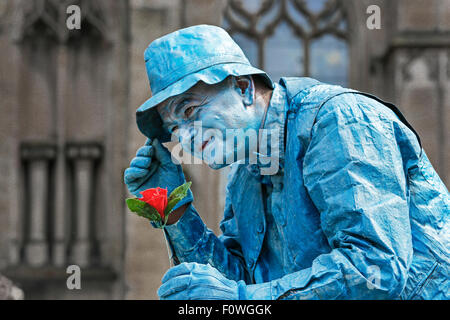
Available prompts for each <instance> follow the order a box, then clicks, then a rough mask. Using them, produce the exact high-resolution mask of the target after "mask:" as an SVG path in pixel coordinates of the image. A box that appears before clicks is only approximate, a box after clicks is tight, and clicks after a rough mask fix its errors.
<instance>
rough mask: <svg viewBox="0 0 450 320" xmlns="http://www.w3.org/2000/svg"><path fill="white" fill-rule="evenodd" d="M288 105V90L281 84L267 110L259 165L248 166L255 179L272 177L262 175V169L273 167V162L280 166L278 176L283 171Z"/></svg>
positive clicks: (273, 94)
mask: <svg viewBox="0 0 450 320" xmlns="http://www.w3.org/2000/svg"><path fill="white" fill-rule="evenodd" d="M287 103H288V102H287V96H286V89H285V88H284V87H283V86H281V85H279V84H275V88H274V89H273V92H272V97H271V98H270V102H269V106H268V109H267V113H266V119H265V123H264V127H263V128H262V129H263V132H262V133H261V134H260V138H261V140H260V148H259V154H258V161H257V164H249V165H248V166H247V169H248V170H249V171H250V173H251V175H253V176H255V177H257V176H261V177H270V175H265V174H262V173H263V172H264V171H262V169H263V168H267V167H269V166H271V165H273V163H272V162H273V161H275V162H276V165H278V172H277V173H276V174H279V173H280V172H282V171H283V168H284V134H285V132H284V131H285V122H286V111H287V109H288V108H287V107H288V106H287ZM273 143H276V144H277V146H274V145H272V144H273ZM269 158H270V160H269ZM269 161H270V162H269ZM264 180H265V179H263V181H264Z"/></svg>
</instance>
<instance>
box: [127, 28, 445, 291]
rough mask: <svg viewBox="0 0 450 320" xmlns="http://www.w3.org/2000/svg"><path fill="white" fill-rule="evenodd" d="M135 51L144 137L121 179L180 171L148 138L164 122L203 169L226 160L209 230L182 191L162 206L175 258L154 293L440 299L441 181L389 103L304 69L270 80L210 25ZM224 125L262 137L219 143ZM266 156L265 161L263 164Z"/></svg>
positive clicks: (167, 178)
mask: <svg viewBox="0 0 450 320" xmlns="http://www.w3.org/2000/svg"><path fill="white" fill-rule="evenodd" d="M145 60H146V67H147V72H148V76H149V79H150V85H151V89H152V92H153V96H152V98H150V99H149V100H148V101H147V102H145V103H144V104H143V105H142V106H141V107H140V108H139V109H138V111H137V124H138V127H139V128H140V130H141V131H142V132H143V133H144V134H145V135H146V136H147V137H148V138H149V140H148V142H147V143H146V145H145V146H144V147H142V148H140V149H139V150H138V152H137V156H136V158H135V159H133V160H132V162H131V166H130V168H128V169H127V170H126V171H125V183H126V184H127V186H128V188H129V190H130V192H131V193H133V194H135V195H136V196H139V192H140V191H142V190H145V189H147V188H151V187H164V188H168V190H169V192H170V191H171V190H173V188H175V187H177V186H179V185H181V184H182V183H183V182H184V181H185V180H184V176H183V172H182V169H181V166H180V165H179V164H176V163H174V162H173V161H172V159H171V155H170V153H169V151H168V150H167V149H166V148H165V147H164V146H162V144H161V142H165V141H168V140H169V139H170V135H171V134H173V135H174V136H176V137H177V138H178V139H179V141H180V144H181V146H182V147H183V149H184V150H186V151H188V152H190V153H192V154H194V155H196V156H197V157H200V158H202V159H204V160H205V161H206V162H207V163H208V164H209V165H210V166H211V167H212V168H220V167H223V166H225V165H227V164H228V163H229V162H230V161H228V160H229V159H232V160H233V161H231V162H235V163H234V164H233V165H232V169H231V172H230V175H229V181H228V186H227V193H226V205H225V212H224V217H223V220H222V222H221V224H220V228H221V230H222V232H223V234H222V235H220V236H219V237H216V236H215V235H214V234H213V233H212V232H211V231H210V230H209V229H207V228H206V226H205V225H204V224H203V222H202V220H201V218H200V216H199V214H198V213H197V212H196V210H195V208H194V206H193V205H192V204H191V202H192V200H193V197H192V194H189V196H188V197H187V198H186V199H185V200H184V201H183V202H182V203H180V205H179V207H178V208H177V210H176V211H175V212H174V213H173V215H172V217H171V220H170V221H169V224H170V225H169V226H167V227H166V228H165V232H166V235H167V238H168V240H169V243H170V246H171V248H172V251H173V254H174V259H175V261H176V263H177V264H178V265H177V266H175V267H173V268H171V269H170V270H169V271H168V272H167V273H166V274H165V275H164V277H163V279H162V285H161V287H160V288H159V290H158V294H159V296H160V298H161V299H447V298H449V282H448V278H449V251H448V248H449V231H450V229H449V222H448V215H449V212H450V209H449V207H450V205H449V203H450V201H449V193H448V190H447V189H446V187H445V185H444V184H443V183H442V181H441V180H440V178H439V177H438V175H437V174H436V172H435V171H434V169H433V167H432V166H431V164H430V162H429V160H428V158H427V156H426V154H425V152H424V150H423V149H422V148H421V145H420V140H419V137H418V136H417V135H416V133H415V131H414V130H413V129H412V128H411V126H410V125H409V124H408V123H407V122H406V120H405V119H404V118H403V116H402V115H401V113H400V112H399V111H398V110H397V109H396V108H395V107H394V106H392V105H390V104H387V103H384V102H382V101H381V100H379V99H377V98H375V97H373V96H370V95H367V94H363V93H360V92H357V91H354V90H349V89H344V88H341V87H339V86H331V85H326V84H323V83H320V82H318V81H316V80H313V79H310V78H282V79H281V81H280V83H279V84H274V83H272V81H271V80H270V78H269V77H268V76H267V75H266V74H265V73H264V72H263V71H261V70H258V69H256V68H254V67H252V66H251V65H250V63H249V62H248V60H247V59H246V58H245V56H244V54H243V53H242V51H241V49H240V48H239V47H238V46H237V45H236V44H235V43H234V42H233V40H232V39H231V38H230V37H229V35H228V34H227V33H226V32H225V31H224V30H222V29H221V28H218V27H213V26H206V25H201V26H194V27H190V28H186V29H182V30H179V31H176V32H174V33H172V34H169V35H166V36H164V37H162V38H160V39H157V40H155V41H154V42H152V43H151V44H150V46H149V47H148V48H147V50H146V52H145ZM195 123H197V124H198V123H200V126H199V125H195ZM200 129H203V130H200ZM207 129H208V130H207ZM230 129H234V130H237V131H238V133H237V134H235V136H236V137H238V138H239V137H242V136H246V135H247V136H248V133H249V132H254V131H256V132H258V133H261V132H263V131H265V132H267V133H268V135H269V136H270V138H266V139H263V135H262V134H258V138H257V139H258V141H257V144H256V147H255V145H254V144H253V145H252V144H251V143H244V144H243V143H242V141H247V140H249V139H244V140H242V139H241V140H240V141H241V143H237V144H234V146H233V148H226V147H225V146H227V145H228V144H229V142H230V141H226V140H227V139H226V134H225V132H226V131H227V130H230ZM242 129H243V130H242ZM239 130H241V131H239ZM206 132H208V133H206ZM273 137H275V138H276V139H272V138H273ZM263 140H264V141H263ZM234 141H235V139H234V138H233V142H234ZM265 144H266V145H268V147H267V148H265V149H264V150H263V148H262V146H263V145H265ZM261 150H263V151H261ZM242 151H244V152H242ZM217 154H219V155H220V156H217ZM252 155H257V160H256V161H253V162H252V161H251V156H252ZM267 159H269V160H271V161H272V162H275V163H276V164H277V170H276V172H273V173H272V174H262V171H263V169H265V168H267V166H268V165H267V163H268V162H267ZM222 160H224V161H222Z"/></svg>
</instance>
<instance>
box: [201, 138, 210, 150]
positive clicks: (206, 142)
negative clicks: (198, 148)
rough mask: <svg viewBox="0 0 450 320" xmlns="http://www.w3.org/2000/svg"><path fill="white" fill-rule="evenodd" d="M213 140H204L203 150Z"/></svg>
mask: <svg viewBox="0 0 450 320" xmlns="http://www.w3.org/2000/svg"><path fill="white" fill-rule="evenodd" d="M210 141H211V138H209V139H208V140H206V141H204V142H203V144H202V151H203V150H204V149H205V148H206V145H207V144H208V143H209V142H210Z"/></svg>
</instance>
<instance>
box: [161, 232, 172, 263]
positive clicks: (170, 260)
mask: <svg viewBox="0 0 450 320" xmlns="http://www.w3.org/2000/svg"><path fill="white" fill-rule="evenodd" d="M161 230H162V232H163V236H164V241H165V243H166V249H167V257H168V258H169V269H170V268H172V259H170V248H169V240H167V237H166V232H165V231H164V228H161Z"/></svg>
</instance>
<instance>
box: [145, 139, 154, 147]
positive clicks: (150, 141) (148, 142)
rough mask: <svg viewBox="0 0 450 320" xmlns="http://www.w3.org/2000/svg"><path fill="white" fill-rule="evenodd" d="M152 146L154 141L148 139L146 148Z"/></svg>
mask: <svg viewBox="0 0 450 320" xmlns="http://www.w3.org/2000/svg"><path fill="white" fill-rule="evenodd" d="M151 145H152V139H147V141H145V144H144V146H151Z"/></svg>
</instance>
